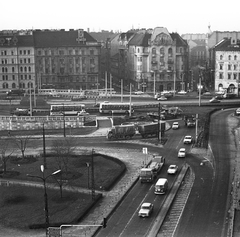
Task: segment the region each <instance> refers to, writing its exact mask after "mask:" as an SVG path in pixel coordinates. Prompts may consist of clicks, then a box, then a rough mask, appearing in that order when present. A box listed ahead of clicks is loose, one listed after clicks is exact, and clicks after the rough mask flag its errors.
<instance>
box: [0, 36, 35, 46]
mask: <svg viewBox="0 0 240 237" xmlns="http://www.w3.org/2000/svg"><path fill="white" fill-rule="evenodd" d="M0 42H2V43H3V44H2V43H0V46H2V47H16V46H18V47H33V46H34V41H33V36H32V35H11V36H0ZM8 42H9V44H8Z"/></svg>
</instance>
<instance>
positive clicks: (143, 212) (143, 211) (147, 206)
mask: <svg viewBox="0 0 240 237" xmlns="http://www.w3.org/2000/svg"><path fill="white" fill-rule="evenodd" d="M152 212H153V204H152V203H150V202H144V203H143V204H142V205H141V208H140V210H139V212H138V216H140V217H149V216H150V215H151V213H152Z"/></svg>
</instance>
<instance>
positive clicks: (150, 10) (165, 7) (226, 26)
mask: <svg viewBox="0 0 240 237" xmlns="http://www.w3.org/2000/svg"><path fill="white" fill-rule="evenodd" d="M0 6H1V14H0V30H21V29H24V30H25V29H65V30H69V29H84V30H85V31H87V30H88V29H89V30H90V32H93V31H95V32H98V31H102V30H109V31H111V30H112V31H113V32H126V31H128V30H130V29H132V28H134V29H141V28H146V29H148V28H155V27H166V28H167V29H168V31H169V33H172V32H177V33H179V34H180V35H182V34H186V33H194V34H197V33H201V34H203V33H207V32H208V26H209V25H210V26H211V30H212V31H240V14H239V6H240V1H239V0H228V1H223V2H222V1H219V0H198V1H193V0H148V1H143V0H119V1H116V0H102V1H100V0H68V1H66V0H65V1H63V0H40V1H36V0H11V1H4V0H0Z"/></svg>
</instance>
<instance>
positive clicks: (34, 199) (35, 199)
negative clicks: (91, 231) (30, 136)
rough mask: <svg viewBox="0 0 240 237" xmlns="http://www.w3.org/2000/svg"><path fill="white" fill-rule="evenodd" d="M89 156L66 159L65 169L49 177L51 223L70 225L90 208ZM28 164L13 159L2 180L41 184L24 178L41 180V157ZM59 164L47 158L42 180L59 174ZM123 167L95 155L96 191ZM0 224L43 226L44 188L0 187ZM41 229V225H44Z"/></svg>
mask: <svg viewBox="0 0 240 237" xmlns="http://www.w3.org/2000/svg"><path fill="white" fill-rule="evenodd" d="M91 159H92V156H91V155H89V154H87V155H78V156H72V157H69V159H68V161H67V167H64V168H63V169H62V170H63V172H61V173H60V174H57V175H56V177H53V176H51V177H49V178H48V179H47V183H48V182H49V183H52V184H54V186H55V189H51V188H47V194H48V207H49V219H50V223H52V224H53V223H58V224H59V223H65V224H66V223H71V222H72V221H73V220H75V221H76V220H77V219H78V218H79V217H81V215H82V214H83V213H84V211H86V208H88V207H89V206H90V205H92V196H91V186H92V182H91V166H90V168H89V169H88V167H87V165H86V164H87V163H90V164H91ZM30 160H31V161H29V162H22V163H21V160H19V161H18V162H16V158H15V159H12V160H10V161H9V162H8V165H7V170H8V172H7V174H5V175H3V174H2V173H0V174H1V175H2V176H3V178H7V179H9V180H11V179H18V180H27V181H32V182H40V183H41V184H42V180H41V179H38V178H34V177H28V176H26V174H30V175H34V176H40V177H42V173H41V171H40V165H41V164H43V159H42V157H39V158H37V159H35V158H31V159H30ZM58 165H59V160H58V159H57V158H56V157H53V156H50V157H47V169H46V170H45V177H47V176H48V175H50V174H51V173H53V172H54V171H56V170H58V169H59V168H58ZM124 168H125V166H124V165H123V164H121V163H120V162H119V161H117V162H116V160H114V159H111V158H109V157H105V156H102V155H99V154H95V155H94V187H95V189H96V190H102V189H104V188H106V187H109V186H111V185H112V184H113V183H114V182H116V180H117V179H118V177H119V176H120V175H121V173H122V172H123V171H124ZM56 179H57V180H58V181H60V182H61V180H64V185H63V192H62V197H61V192H60V187H59V185H58V184H57V182H56ZM64 187H66V188H67V187H71V189H72V190H74V187H83V188H86V189H88V188H89V192H87V194H86V193H79V192H74V191H73V192H69V191H67V190H66V189H65V188H64ZM0 193H1V195H0V207H1V212H0V223H1V224H2V225H4V226H6V227H8V226H9V227H10V226H15V227H17V228H27V227H28V226H29V225H33V224H44V223H45V212H44V190H43V188H34V187H27V186H21V185H10V186H0ZM43 226H44V225H43Z"/></svg>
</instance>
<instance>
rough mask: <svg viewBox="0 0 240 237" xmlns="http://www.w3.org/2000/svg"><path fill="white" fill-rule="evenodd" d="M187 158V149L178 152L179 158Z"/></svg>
mask: <svg viewBox="0 0 240 237" xmlns="http://www.w3.org/2000/svg"><path fill="white" fill-rule="evenodd" d="M185 157H186V148H180V149H179V151H178V158H185Z"/></svg>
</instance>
